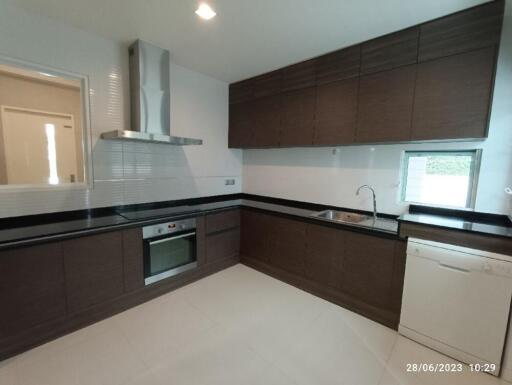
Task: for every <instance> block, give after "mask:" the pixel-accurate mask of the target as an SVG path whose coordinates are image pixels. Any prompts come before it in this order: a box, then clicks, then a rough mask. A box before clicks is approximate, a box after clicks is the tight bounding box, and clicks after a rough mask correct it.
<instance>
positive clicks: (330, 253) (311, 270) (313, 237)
mask: <svg viewBox="0 0 512 385" xmlns="http://www.w3.org/2000/svg"><path fill="white" fill-rule="evenodd" d="M344 254H345V232H344V231H342V230H338V229H334V228H330V227H326V226H320V225H308V226H307V247H306V260H305V269H304V271H305V277H306V278H308V279H311V280H313V281H315V282H317V283H319V284H321V285H324V286H331V287H333V288H336V289H341V283H342V278H343V270H342V269H343V257H344Z"/></svg>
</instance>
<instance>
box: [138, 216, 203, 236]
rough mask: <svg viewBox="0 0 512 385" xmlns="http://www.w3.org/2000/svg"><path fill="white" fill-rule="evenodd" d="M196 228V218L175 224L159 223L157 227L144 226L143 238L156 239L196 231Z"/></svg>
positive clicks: (182, 220)
mask: <svg viewBox="0 0 512 385" xmlns="http://www.w3.org/2000/svg"><path fill="white" fill-rule="evenodd" d="M195 228H196V219H195V218H188V219H181V220H179V221H175V222H165V223H158V224H156V225H151V226H144V227H143V228H142V238H144V239H148V238H154V237H159V236H161V235H165V234H172V233H177V232H181V231H187V230H194V229H195Z"/></svg>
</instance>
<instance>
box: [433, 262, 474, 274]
mask: <svg viewBox="0 0 512 385" xmlns="http://www.w3.org/2000/svg"><path fill="white" fill-rule="evenodd" d="M439 267H442V268H443V269H448V270H454V271H458V272H461V273H469V272H470V270H469V269H466V268H464V267H459V266H453V265H448V264H447V263H442V262H439Z"/></svg>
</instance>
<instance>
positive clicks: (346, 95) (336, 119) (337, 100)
mask: <svg viewBox="0 0 512 385" xmlns="http://www.w3.org/2000/svg"><path fill="white" fill-rule="evenodd" d="M358 88H359V79H358V78H355V79H348V80H342V81H337V82H333V83H328V84H324V85H319V86H318V87H317V95H316V98H317V99H316V124H315V135H314V140H313V144H316V145H336V144H348V143H353V142H354V140H355V131H356V118H357V92H358Z"/></svg>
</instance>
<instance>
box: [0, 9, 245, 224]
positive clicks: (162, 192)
mask: <svg viewBox="0 0 512 385" xmlns="http://www.w3.org/2000/svg"><path fill="white" fill-rule="evenodd" d="M171 54H172V53H171ZM0 55H5V56H9V57H15V58H18V59H22V60H25V61H30V62H34V63H37V64H41V65H45V66H50V67H54V68H59V69H63V70H65V71H69V72H75V73H80V74H86V75H87V76H88V77H89V86H90V90H89V94H90V110H91V116H90V119H91V137H92V149H93V151H92V165H93V175H94V183H93V185H92V186H91V188H89V189H81V190H80V189H73V190H62V189H45V190H43V191H22V192H19V191H16V192H14V191H0V217H9V216H18V215H28V214H39V213H46V212H57V211H67V210H77V209H84V208H89V207H104V206H111V205H119V204H132V203H146V202H153V201H166V200H174V199H185V198H195V197H201V196H211V195H219V194H231V193H238V192H241V185H242V178H241V174H242V153H241V151H240V150H230V149H228V148H227V138H228V85H227V83H224V82H221V81H218V80H215V79H212V78H210V77H208V76H205V75H202V74H199V73H197V72H194V71H190V70H188V69H185V68H183V67H180V66H177V65H171V121H172V124H171V126H172V127H171V130H172V134H173V135H177V136H187V137H196V138H201V139H203V140H204V144H203V146H191V147H174V146H167V145H163V144H148V143H134V142H119V141H105V140H101V139H99V137H100V134H101V133H102V132H106V131H111V130H123V129H129V125H130V124H129V96H128V90H129V84H128V50H127V46H124V45H122V44H117V43H115V42H113V41H109V40H106V39H103V38H101V37H98V36H95V35H92V34H89V33H87V32H84V31H81V30H78V29H75V28H72V27H69V26H66V25H64V24H62V23H60V22H55V21H53V20H51V19H48V18H45V17H42V16H39V15H35V14H31V13H28V12H26V11H24V10H22V9H20V8H17V7H15V6H12V5H8V4H5V3H2V4H0ZM226 178H233V179H235V180H236V183H235V185H234V186H226V185H225V184H224V180H225V179H226Z"/></svg>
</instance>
